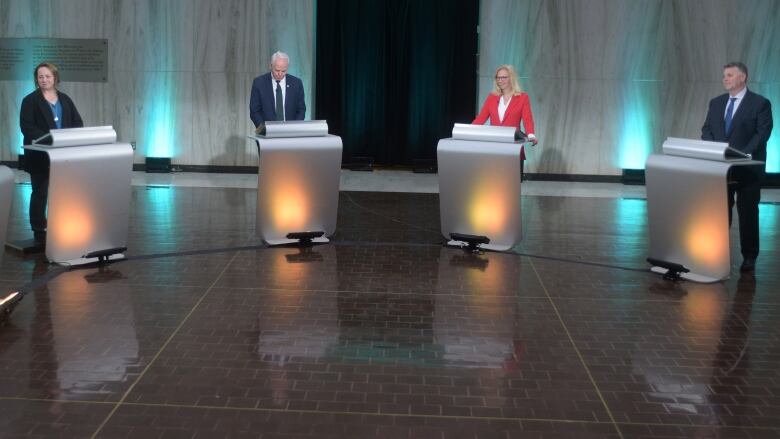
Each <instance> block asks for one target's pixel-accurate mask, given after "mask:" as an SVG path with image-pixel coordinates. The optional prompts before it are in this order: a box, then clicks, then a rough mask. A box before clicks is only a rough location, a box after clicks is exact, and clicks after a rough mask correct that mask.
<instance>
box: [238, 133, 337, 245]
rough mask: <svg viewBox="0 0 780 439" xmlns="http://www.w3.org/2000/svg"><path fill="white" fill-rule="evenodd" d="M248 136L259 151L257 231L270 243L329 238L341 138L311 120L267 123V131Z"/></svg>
mask: <svg viewBox="0 0 780 439" xmlns="http://www.w3.org/2000/svg"><path fill="white" fill-rule="evenodd" d="M250 138H252V139H254V140H255V141H256V142H257V148H258V151H259V156H260V166H259V168H258V177H257V220H256V221H257V233H258V234H259V235H260V236H261V237H262V238H263V241H265V242H267V243H268V244H270V245H279V244H291V243H297V242H301V241H311V242H328V239H327V238H326V237H327V236H330V235H332V234H333V233H335V231H336V213H337V211H338V203H339V181H340V175H341V149H342V146H341V137H338V136H334V135H330V134H328V124H327V123H326V122H325V121H324V120H312V121H290V122H266V124H265V133H264V134H261V135H258V136H250ZM316 234H319V235H320V236H319V237H316V236H315V235H316ZM307 235H308V236H307Z"/></svg>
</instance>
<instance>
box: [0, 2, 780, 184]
mask: <svg viewBox="0 0 780 439" xmlns="http://www.w3.org/2000/svg"><path fill="white" fill-rule="evenodd" d="M315 7H316V0H220V1H213V0H67V1H65V0H0V37H14V38H24V37H58V38H106V39H108V41H109V57H110V59H109V81H108V82H107V83H66V84H63V85H62V87H61V88H62V89H63V91H65V92H66V93H68V94H70V95H71V97H73V98H74V100H75V101H76V103H77V105H78V108H79V110H80V111H81V113H82V116H83V117H84V119H85V122H86V123H87V124H89V125H104V124H111V125H114V126H115V127H116V128H117V131H118V134H119V138H120V139H121V140H123V141H128V142H136V144H137V150H136V162H138V163H141V162H143V159H144V157H145V156H146V155H147V154H150V155H171V156H172V157H173V162H174V163H177V164H184V165H220V166H251V165H256V164H257V154H256V152H255V146H254V144H253V143H252V142H250V141H248V140H246V138H245V136H246V134H248V133H250V132H251V130H252V124H251V122H250V120H249V117H248V105H249V92H250V87H251V83H252V79H253V78H254V77H255V76H257V75H259V74H261V73H264V72H265V71H266V70H267V63H268V58H269V56H270V54H271V53H272V52H273V51H274V50H277V49H282V50H285V51H287V52H288V53H289V54H290V55H291V57H292V64H291V67H290V72H291V73H292V74H294V75H297V76H301V77H302V78H303V79H304V84H305V85H306V96H307V107H308V110H307V118H311V117H312V110H313V108H314V107H313V105H312V102H311V99H312V96H313V91H314V87H315V84H314V53H315V51H314V29H315V26H314V22H313V20H314V8H315ZM479 38H480V53H479V96H478V98H477V100H478V103H479V104H480V105H481V103H482V101H483V100H484V98H485V96H486V95H487V93H488V92H489V90H490V87H491V81H492V77H493V73H494V68H495V66H497V65H499V64H502V63H509V64H514V65H515V66H516V67H518V69H519V71H520V72H521V75H522V84H523V87H524V88H525V89H526V90H527V91H528V93H529V94H530V96H531V101H532V105H533V108H534V115H535V118H536V124H537V128H536V133H537V135H538V136H539V137H540V139H541V143H540V144H539V145H538V146H536V147H534V148H529V149H528V151H527V154H528V158H529V161H528V162H527V163H528V164H527V166H528V169H529V170H530V171H531V172H543V173H559V174H599V175H617V174H620V170H621V168H625V167H642V166H643V164H644V159H645V157H646V156H647V154H649V153H650V152H652V151H658V150H659V149H660V145H661V143H662V142H663V139H665V138H666V137H668V136H678V137H698V136H699V130H700V127H701V123H702V121H703V119H704V114H705V111H706V106H707V102H708V100H709V99H710V98H711V97H713V96H715V95H717V94H719V93H721V92H722V88H721V85H720V74H721V66H722V65H723V64H724V63H725V62H727V61H729V60H742V61H744V62H745V63H747V65H748V67H749V68H750V69H751V72H750V80H749V85H750V87H751V88H752V89H753V90H754V91H757V92H759V93H761V94H764V95H765V96H767V97H769V98H770V100H772V101H773V102H775V103H780V44H777V43H776V42H777V41H780V1H776V0H743V1H739V2H735V1H733V0H523V1H519V0H481V6H480V37H479ZM31 90H32V81H16V82H15V81H0V141H1V142H2V143H0V159H1V160H15V159H16V155H17V153H18V150H19V146H20V144H21V133H20V132H19V129H18V111H19V110H18V109H19V105H20V103H21V99H22V97H24V95H25V94H27V93H29V92H30V91H31ZM778 117H780V108H777V105H776V109H775V119H776V125H778V124H780V120H778ZM778 133H780V128H778V129H777V130H776V134H775V135H774V136H773V137H772V139H771V140H770V153H769V158H768V162H769V164H768V168H769V169H770V170H775V171H780V153H779V151H780V134H778Z"/></svg>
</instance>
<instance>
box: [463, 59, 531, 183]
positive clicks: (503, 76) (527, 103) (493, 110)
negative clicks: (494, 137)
mask: <svg viewBox="0 0 780 439" xmlns="http://www.w3.org/2000/svg"><path fill="white" fill-rule="evenodd" d="M488 119H490V125H493V126H504V127H515V129H517V130H518V131H520V125H521V123H522V127H523V129H525V133H526V136H527V137H528V141H530V142H531V143H533V144H534V145H536V142H537V141H538V140H537V138H536V135H535V134H534V116H533V114H532V113H531V100H530V99H529V98H528V95H527V94H526V93H524V92H523V90H522V89H521V88H520V81H519V80H518V79H517V73H516V72H515V69H514V67H512V66H510V65H501V66H498V68H496V77H495V83H494V89H493V92H492V93H490V94H489V95H488V96H487V99H485V103H484V104H483V105H482V110H481V111H480V112H479V114H478V115H477V117H476V119H474V121H473V122H471V123H472V124H475V125H482V124H484V123H485V122H486V121H487V120H488ZM524 160H525V151H524V150H523V147H522V146H521V147H520V172H521V173H522V172H523V161H524Z"/></svg>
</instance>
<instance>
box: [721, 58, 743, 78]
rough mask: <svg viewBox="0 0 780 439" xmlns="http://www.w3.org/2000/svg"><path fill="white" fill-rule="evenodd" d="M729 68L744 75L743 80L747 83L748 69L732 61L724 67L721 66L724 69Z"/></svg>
mask: <svg viewBox="0 0 780 439" xmlns="http://www.w3.org/2000/svg"><path fill="white" fill-rule="evenodd" d="M729 67H736V68H737V70H739V71H740V72H742V73H744V74H745V80H746V81H747V77H748V69H747V66H746V65H745V64H744V63H741V62H739V61H732V62H730V63H728V64H726V65H725V66H723V68H724V69H728V68H729Z"/></svg>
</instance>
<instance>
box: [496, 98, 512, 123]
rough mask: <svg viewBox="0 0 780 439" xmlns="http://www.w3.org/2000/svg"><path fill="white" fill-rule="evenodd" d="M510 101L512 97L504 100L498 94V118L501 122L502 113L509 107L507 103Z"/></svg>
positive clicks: (502, 119)
mask: <svg viewBox="0 0 780 439" xmlns="http://www.w3.org/2000/svg"><path fill="white" fill-rule="evenodd" d="M510 102H512V97H511V96H510V97H509V100H508V101H506V102H504V97H503V96H499V97H498V120H500V121H501V122H504V115H505V114H506V109H507V108H509V103H510Z"/></svg>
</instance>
